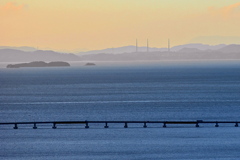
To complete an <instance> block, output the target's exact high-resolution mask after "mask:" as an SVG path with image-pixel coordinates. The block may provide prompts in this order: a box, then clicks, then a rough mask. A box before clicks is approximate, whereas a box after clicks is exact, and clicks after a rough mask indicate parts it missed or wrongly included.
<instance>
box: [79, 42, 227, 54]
mask: <svg viewBox="0 0 240 160" xmlns="http://www.w3.org/2000/svg"><path fill="white" fill-rule="evenodd" d="M225 46H227V45H225V44H219V45H215V46H210V45H207V44H200V43H194V44H185V45H179V46H174V47H172V48H171V51H173V52H177V51H179V50H181V49H183V48H196V49H198V50H218V49H220V48H223V47H225ZM146 51H147V47H138V52H146ZM156 51H159V52H164V51H168V48H151V47H149V52H156ZM132 52H136V46H124V47H118V48H107V49H103V50H93V51H86V52H79V53H77V54H78V55H88V54H99V53H110V54H121V53H132Z"/></svg>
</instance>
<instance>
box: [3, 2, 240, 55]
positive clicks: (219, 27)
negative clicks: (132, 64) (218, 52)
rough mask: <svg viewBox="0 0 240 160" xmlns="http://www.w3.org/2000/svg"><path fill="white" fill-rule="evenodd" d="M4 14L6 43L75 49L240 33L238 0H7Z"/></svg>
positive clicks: (154, 44) (180, 41) (188, 40)
mask: <svg viewBox="0 0 240 160" xmlns="http://www.w3.org/2000/svg"><path fill="white" fill-rule="evenodd" d="M0 19H1V20H0V35H1V38H0V46H31V47H39V48H40V49H52V50H58V51H69V52H71V51H84V50H96V49H103V48H111V47H121V46H126V45H134V44H135V40H136V38H137V39H138V42H139V46H145V45H146V39H147V38H148V39H149V44H150V47H166V46H167V39H168V38H170V39H171V43H172V45H180V44H186V43H191V40H192V39H194V38H196V37H201V36H229V37H231V36H232V37H240V30H239V27H240V21H239V19H240V3H239V1H238V0H227V1H226V0H217V1H216V0H194V1H189V0H67V1H66V0H50V1H49V0H39V1H37V0H1V1H0ZM217 43H219V42H216V41H211V42H210V44H217ZM229 43H232V42H230V41H229Z"/></svg>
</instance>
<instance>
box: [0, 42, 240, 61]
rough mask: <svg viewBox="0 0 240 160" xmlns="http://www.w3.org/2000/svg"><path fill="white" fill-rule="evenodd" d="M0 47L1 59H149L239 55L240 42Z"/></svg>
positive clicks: (213, 57)
mask: <svg viewBox="0 0 240 160" xmlns="http://www.w3.org/2000/svg"><path fill="white" fill-rule="evenodd" d="M1 48H4V47H0V62H31V61H136V60H137V61H138V60H140V61H142V60H143V61H144V60H146V61H148V60H189V59H240V45H225V44H220V45H215V46H210V45H205V44H186V45H179V46H174V47H172V48H171V51H170V52H168V49H167V48H149V52H147V48H146V47H138V52H136V46H125V47H119V48H108V49H104V50H95V51H88V52H80V53H79V54H78V55H75V54H71V53H59V52H54V51H51V50H45V51H44V50H36V49H34V48H31V47H9V48H4V49H1Z"/></svg>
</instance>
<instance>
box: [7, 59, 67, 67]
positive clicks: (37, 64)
mask: <svg viewBox="0 0 240 160" xmlns="http://www.w3.org/2000/svg"><path fill="white" fill-rule="evenodd" d="M69 66H70V64H69V63H67V62H61V61H57V62H49V63H46V62H43V61H35V62H30V63H20V64H9V65H7V68H21V67H69Z"/></svg>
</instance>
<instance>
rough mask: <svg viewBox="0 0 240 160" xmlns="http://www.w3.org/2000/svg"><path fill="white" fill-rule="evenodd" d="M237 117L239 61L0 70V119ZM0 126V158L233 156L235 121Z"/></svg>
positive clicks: (237, 152)
mask: <svg viewBox="0 0 240 160" xmlns="http://www.w3.org/2000/svg"><path fill="white" fill-rule="evenodd" d="M55 120H146V121H150V120H238V121H240V62H236V61H234V62H232V63H231V62H229V63H223V62H222V63H211V62H208V63H196V64H195V63H187V64H186V63H180V64H168V63H166V64H165V63H164V64H156V63H155V64H153V65H151V64H144V65H140V64H137V65H130V64H128V65H125V66H111V65H100V66H91V67H90V66H88V67H87V66H78V65H73V67H70V68H20V69H6V68H0V121H1V122H15V121H55ZM12 127H13V126H0V158H2V159H224V160H225V159H238V158H239V157H240V149H239V148H240V139H239V136H238V135H239V131H240V129H238V128H237V127H233V126H231V125H230V126H229V125H225V126H222V127H221V126H220V127H219V128H215V127H214V126H211V125H206V126H201V127H200V128H194V126H191V125H187V126H174V125H172V126H168V128H162V125H159V124H157V125H156V124H155V125H150V124H149V126H148V128H142V125H140V126H139V125H132V126H131V125H129V128H127V129H126V128H123V124H114V125H112V126H111V125H110V126H109V127H110V128H108V129H104V128H103V126H102V125H92V126H90V128H89V129H85V128H84V126H83V125H72V126H66V125H62V126H59V127H58V129H56V130H53V129H51V126H48V125H42V126H41V125H40V126H38V129H37V130H33V129H31V128H32V126H27V125H25V126H19V129H18V130H13V129H12Z"/></svg>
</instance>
